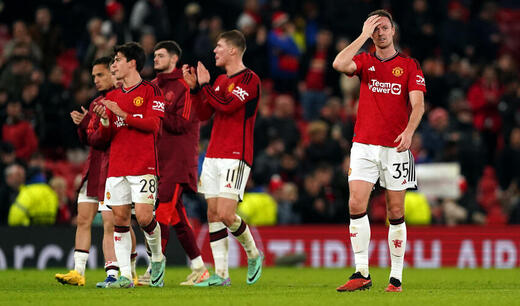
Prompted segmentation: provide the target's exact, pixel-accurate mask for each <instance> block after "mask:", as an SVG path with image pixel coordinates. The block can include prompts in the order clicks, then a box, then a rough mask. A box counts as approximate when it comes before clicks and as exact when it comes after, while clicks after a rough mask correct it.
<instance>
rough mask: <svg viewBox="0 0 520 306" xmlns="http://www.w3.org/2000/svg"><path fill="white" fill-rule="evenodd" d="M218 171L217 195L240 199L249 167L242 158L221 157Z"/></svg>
mask: <svg viewBox="0 0 520 306" xmlns="http://www.w3.org/2000/svg"><path fill="white" fill-rule="evenodd" d="M218 171H219V177H220V179H219V183H218V185H219V186H218V187H219V191H218V197H219V198H228V199H231V200H235V201H236V202H238V201H240V200H242V199H243V198H244V191H245V189H246V184H247V179H248V178H249V173H250V172H251V168H250V167H249V166H248V165H247V164H246V163H245V162H244V161H242V160H238V159H221V160H219V165H218ZM219 201H220V200H219Z"/></svg>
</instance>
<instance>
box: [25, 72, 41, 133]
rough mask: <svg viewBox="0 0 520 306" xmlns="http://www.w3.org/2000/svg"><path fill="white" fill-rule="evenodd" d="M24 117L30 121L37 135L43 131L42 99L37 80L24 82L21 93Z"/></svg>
mask: <svg viewBox="0 0 520 306" xmlns="http://www.w3.org/2000/svg"><path fill="white" fill-rule="evenodd" d="M21 102H22V109H23V115H24V118H25V119H26V120H27V121H29V122H30V123H31V125H32V126H33V127H34V130H35V131H36V133H38V136H40V137H41V135H42V131H43V124H44V122H43V101H42V97H41V95H40V86H39V84H38V83H37V82H29V83H26V84H25V85H24V87H23V89H22V95H21Z"/></svg>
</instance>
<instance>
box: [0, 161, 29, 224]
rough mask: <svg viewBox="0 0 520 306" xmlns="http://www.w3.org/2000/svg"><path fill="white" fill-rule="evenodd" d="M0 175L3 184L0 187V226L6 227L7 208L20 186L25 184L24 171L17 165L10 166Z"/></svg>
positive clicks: (12, 201)
mask: <svg viewBox="0 0 520 306" xmlns="http://www.w3.org/2000/svg"><path fill="white" fill-rule="evenodd" d="M2 174H3V176H5V184H2V185H1V186H0V225H7V215H8V214H9V207H10V205H11V203H14V200H15V199H16V197H17V196H18V192H19V190H20V186H22V185H23V184H24V183H25V169H24V168H23V167H22V166H20V165H19V164H11V165H9V166H8V167H7V168H5V171H2Z"/></svg>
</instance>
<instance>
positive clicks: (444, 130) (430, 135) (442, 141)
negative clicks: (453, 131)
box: [421, 107, 450, 162]
mask: <svg viewBox="0 0 520 306" xmlns="http://www.w3.org/2000/svg"><path fill="white" fill-rule="evenodd" d="M449 126H450V121H449V116H448V112H447V111H446V110H445V109H443V108H440V107H438V108H435V109H434V110H432V111H430V113H429V114H428V123H424V124H423V128H422V130H421V134H422V139H423V140H424V141H423V144H424V148H425V149H426V151H427V152H428V159H430V160H432V161H436V162H441V161H443V160H442V159H443V157H444V150H445V148H446V144H447V142H448V140H449V130H448V128H449Z"/></svg>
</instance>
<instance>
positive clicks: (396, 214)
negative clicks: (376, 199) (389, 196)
mask: <svg viewBox="0 0 520 306" xmlns="http://www.w3.org/2000/svg"><path fill="white" fill-rule="evenodd" d="M387 214H388V216H387V217H388V218H389V219H399V218H401V217H402V216H404V207H402V206H401V205H393V206H390V207H388V209H387Z"/></svg>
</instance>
